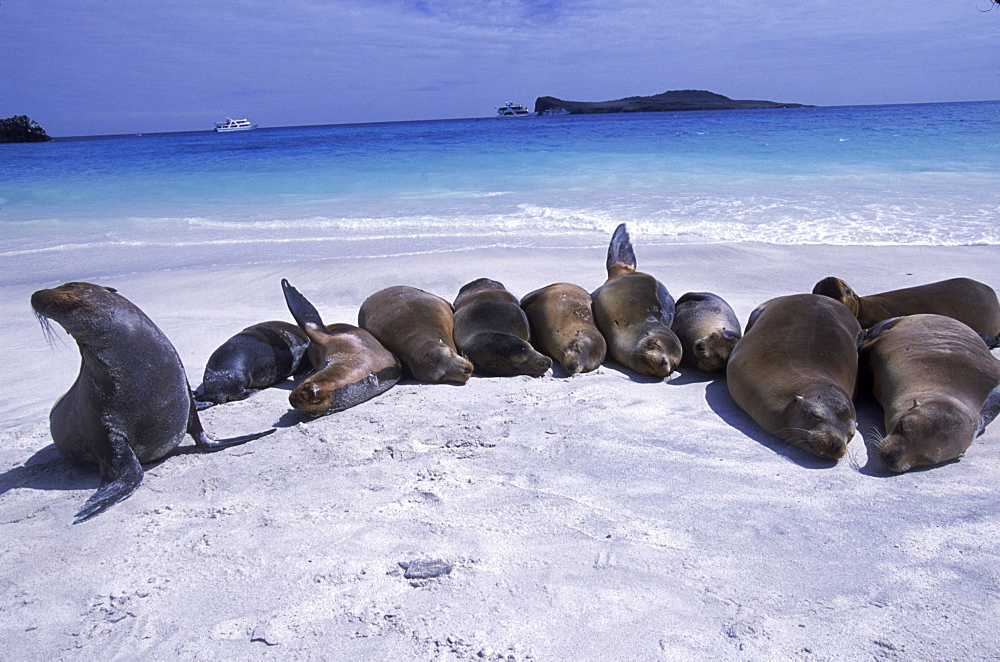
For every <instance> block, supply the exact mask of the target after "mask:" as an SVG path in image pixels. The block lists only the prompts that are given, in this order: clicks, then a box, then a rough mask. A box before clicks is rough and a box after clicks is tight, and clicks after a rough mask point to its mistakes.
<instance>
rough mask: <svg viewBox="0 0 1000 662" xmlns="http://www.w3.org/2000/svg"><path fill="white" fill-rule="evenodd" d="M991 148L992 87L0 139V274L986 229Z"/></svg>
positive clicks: (924, 239) (999, 192) (994, 225)
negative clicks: (943, 99)
mask: <svg viewBox="0 0 1000 662" xmlns="http://www.w3.org/2000/svg"><path fill="white" fill-rule="evenodd" d="M998 155H1000V102H982V103H954V104H920V105H897V106H850V107H827V108H800V109H778V110H749V111H706V112H678V113H648V114H627V115H585V116H560V117H537V118H534V117H533V118H528V119H516V120H498V119H494V118H489V119H480V120H476V119H462V120H446V121H427V122H397V123H381V124H355V125H334V126H316V127H290V128H262V129H257V130H255V131H248V132H242V133H229V134H216V133H213V132H210V131H203V132H191V133H169V134H146V135H124V136H101V137H87V138H69V139H60V140H56V141H54V142H50V143H35V144H9V145H0V228H2V236H3V238H2V240H0V274H2V276H0V278H2V279H3V282H4V283H5V284H12V283H26V282H36V281H46V282H47V281H53V282H54V281H56V280H61V279H62V280H65V279H71V278H80V277H83V276H90V275H93V274H99V275H101V276H103V277H111V276H114V275H115V274H116V273H128V272H132V271H135V270H139V269H143V268H145V267H146V266H148V264H149V260H150V259H152V258H151V256H153V255H155V256H157V257H156V260H157V261H163V260H167V261H169V263H170V264H173V265H207V264H220V265H230V264H240V263H248V262H269V261H282V260H283V259H288V256H294V257H295V259H309V258H316V259H322V258H324V257H330V256H344V257H351V256H371V255H401V254H431V255H433V254H436V253H445V252H450V251H467V250H476V249H480V248H488V247H500V246H517V247H532V246H547V247H551V246H556V247H559V246H566V247H579V246H606V245H607V240H608V237H609V236H610V233H611V232H612V231H613V229H614V228H615V226H617V225H618V224H619V223H621V222H626V223H628V224H629V227H630V230H631V231H632V233H633V235H636V236H641V237H642V241H643V243H646V244H651V243H661V244H662V243H681V242H765V243H775V244H831V245H948V246H956V245H976V244H1000V223H998V220H1000V186H998V185H997V182H1000V157H998ZM54 265H61V266H59V267H58V268H57V267H56V266H54Z"/></svg>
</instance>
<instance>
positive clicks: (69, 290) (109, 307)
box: [31, 282, 128, 340]
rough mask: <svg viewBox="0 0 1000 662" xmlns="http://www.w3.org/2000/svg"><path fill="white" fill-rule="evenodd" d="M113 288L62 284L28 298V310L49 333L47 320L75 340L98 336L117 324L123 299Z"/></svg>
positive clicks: (125, 301)
mask: <svg viewBox="0 0 1000 662" xmlns="http://www.w3.org/2000/svg"><path fill="white" fill-rule="evenodd" d="M115 292H116V290H115V289H114V288H112V287H104V286H102V285H94V284H93V283H80V282H73V283H65V284H64V285H60V286H59V287H54V288H52V289H48V290H38V291H37V292H35V293H34V294H32V295H31V307H32V308H33V309H34V311H35V315H36V316H37V317H38V320H39V321H40V322H41V323H42V326H43V328H45V329H46V334H48V333H49V331H50V329H49V327H48V320H53V321H55V322H58V323H59V324H60V325H61V326H62V327H63V328H64V329H66V331H67V333H69V334H70V335H72V336H73V337H74V338H76V339H77V340H80V339H81V337H86V338H91V337H95V336H97V335H99V334H100V333H101V330H102V329H110V328H112V327H113V326H114V325H115V323H116V314H115V311H116V310H117V309H118V308H120V307H121V305H122V304H123V303H128V302H127V300H126V299H124V298H122V297H121V296H119V295H117V294H115Z"/></svg>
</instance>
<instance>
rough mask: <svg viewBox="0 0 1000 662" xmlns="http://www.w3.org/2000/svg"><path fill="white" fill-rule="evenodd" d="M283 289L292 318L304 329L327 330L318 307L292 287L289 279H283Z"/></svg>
mask: <svg viewBox="0 0 1000 662" xmlns="http://www.w3.org/2000/svg"><path fill="white" fill-rule="evenodd" d="M281 289H282V291H283V292H284V293H285V303H286V304H288V310H289V312H291V313H292V317H294V318H295V321H296V322H297V323H298V325H299V326H300V327H302V328H303V329H305V328H307V327H317V328H319V329H325V328H326V327H325V325H324V324H323V320H322V318H321V317H320V315H319V311H318V310H316V307H315V306H313V305H312V304H311V303H309V300H308V299H306V298H305V297H304V296H302V294H301V293H300V292H299V291H298V290H297V289H295V288H294V287H292V285H291V283H289V282H288V279H286V278H282V279H281Z"/></svg>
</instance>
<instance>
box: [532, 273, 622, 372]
mask: <svg viewBox="0 0 1000 662" xmlns="http://www.w3.org/2000/svg"><path fill="white" fill-rule="evenodd" d="M592 304H593V302H592V301H591V299H590V294H588V293H587V290H585V289H583V288H582V287H580V286H578V285H572V284H570V283H555V284H553V285H548V286H546V287H543V288H541V289H538V290H535V291H534V292H530V293H528V294H526V295H525V296H524V297H523V298H522V299H521V308H522V309H523V310H524V312H525V314H526V315H527V316H528V322H529V325H530V327H531V342H532V343H533V344H534V345H535V346H536V347H538V349H540V350H542V352H543V353H545V354H548V355H549V356H551V357H552V358H553V359H555V360H556V361H558V362H559V365H561V366H562V369H563V370H565V371H566V374H568V375H575V374H577V373H578V372H590V371H591V370H594V369H596V368H598V367H599V366H600V365H601V364H602V363H604V357H605V355H606V354H607V352H608V344H607V342H606V341H605V340H604V336H602V335H601V332H600V330H598V328H597V325H596V324H594V311H593V307H592Z"/></svg>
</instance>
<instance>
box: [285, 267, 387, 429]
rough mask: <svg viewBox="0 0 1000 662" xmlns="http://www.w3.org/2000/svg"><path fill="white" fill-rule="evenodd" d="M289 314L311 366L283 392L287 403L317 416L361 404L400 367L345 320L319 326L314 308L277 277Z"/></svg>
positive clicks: (383, 387)
mask: <svg viewBox="0 0 1000 662" xmlns="http://www.w3.org/2000/svg"><path fill="white" fill-rule="evenodd" d="M281 288H282V290H284V293H285V302H286V303H287V304H288V310H290V311H291V313H292V317H294V318H295V321H296V322H298V324H299V327H300V328H301V329H302V330H303V331H304V332H305V334H306V335H307V336H308V337H309V341H310V342H309V349H308V350H306V354H307V356H308V357H309V363H310V364H311V365H312V366H313V368H314V370H313V372H312V373H310V374H309V376H308V377H306V379H305V380H304V381H303V382H302V383H301V384H299V385H298V386H297V387H295V390H294V391H292V393H291V394H290V395H289V396H288V401H289V402H290V403H291V405H292V407H294V408H295V409H298V410H299V411H302V412H305V413H306V414H309V415H310V416H323V415H325V414H332V413H334V412H338V411H343V410H344V409H347V408H348V407H353V406H355V405H357V404H361V403H362V402H364V401H366V400H370V399H371V398H374V397H375V396H376V395H379V394H381V393H384V392H385V391H388V390H389V389H390V388H392V387H393V386H395V385H396V382H398V381H399V378H400V376H401V375H402V374H403V366H402V364H400V362H399V359H397V358H396V357H395V356H394V355H393V354H392V352H390V351H389V350H387V349H386V348H385V347H383V346H382V344H381V343H380V342H379V341H378V340H376V339H375V336H373V335H372V334H370V333H368V332H367V331H365V330H364V329H359V328H358V327H356V326H352V325H351V324H330V325H328V326H327V325H324V324H323V320H322V319H320V315H319V312H317V310H316V308H315V307H314V306H313V305H312V304H311V303H309V301H308V300H307V299H306V298H305V297H304V296H302V295H301V294H300V293H299V291H298V290H296V289H295V288H294V287H292V286H291V285H290V284H289V283H288V281H287V280H284V279H283V280H282V281H281Z"/></svg>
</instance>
